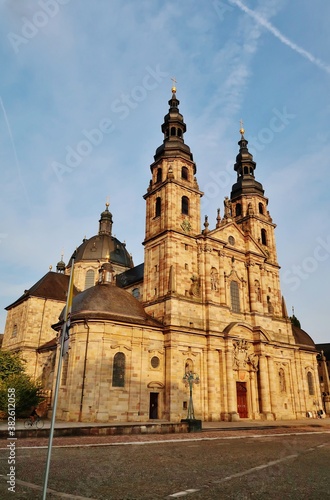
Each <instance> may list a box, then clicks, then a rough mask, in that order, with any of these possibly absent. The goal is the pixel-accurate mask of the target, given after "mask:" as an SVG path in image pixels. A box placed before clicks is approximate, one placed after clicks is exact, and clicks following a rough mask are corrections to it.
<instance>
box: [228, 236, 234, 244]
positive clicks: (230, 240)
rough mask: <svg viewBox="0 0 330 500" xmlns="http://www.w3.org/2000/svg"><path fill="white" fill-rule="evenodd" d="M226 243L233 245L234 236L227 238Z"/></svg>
mask: <svg viewBox="0 0 330 500" xmlns="http://www.w3.org/2000/svg"><path fill="white" fill-rule="evenodd" d="M228 242H229V244H230V245H235V238H234V236H229V238H228Z"/></svg>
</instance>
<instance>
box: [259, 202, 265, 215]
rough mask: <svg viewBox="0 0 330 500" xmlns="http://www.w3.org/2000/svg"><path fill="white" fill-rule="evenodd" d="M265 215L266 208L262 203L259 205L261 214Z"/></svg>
mask: <svg viewBox="0 0 330 500" xmlns="http://www.w3.org/2000/svg"><path fill="white" fill-rule="evenodd" d="M263 213H264V206H263V204H262V203H259V214H263Z"/></svg>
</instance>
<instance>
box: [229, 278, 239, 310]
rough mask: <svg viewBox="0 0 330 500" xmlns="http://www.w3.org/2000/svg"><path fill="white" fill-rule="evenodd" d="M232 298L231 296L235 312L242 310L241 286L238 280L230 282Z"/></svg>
mask: <svg viewBox="0 0 330 500" xmlns="http://www.w3.org/2000/svg"><path fill="white" fill-rule="evenodd" d="M230 298H231V308H232V311H233V312H237V313H239V312H241V308H240V304H239V288H238V283H237V281H231V283H230Z"/></svg>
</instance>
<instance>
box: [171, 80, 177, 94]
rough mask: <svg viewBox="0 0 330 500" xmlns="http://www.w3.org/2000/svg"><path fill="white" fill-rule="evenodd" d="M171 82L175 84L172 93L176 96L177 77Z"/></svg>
mask: <svg viewBox="0 0 330 500" xmlns="http://www.w3.org/2000/svg"><path fill="white" fill-rule="evenodd" d="M171 80H172V82H173V85H172V92H173V94H175V92H176V85H175V84H176V83H177V81H176V79H175V77H173V78H171Z"/></svg>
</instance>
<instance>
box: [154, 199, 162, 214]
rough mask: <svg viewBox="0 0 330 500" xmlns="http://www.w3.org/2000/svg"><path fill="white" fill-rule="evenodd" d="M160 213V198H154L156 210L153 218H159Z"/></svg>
mask: <svg viewBox="0 0 330 500" xmlns="http://www.w3.org/2000/svg"><path fill="white" fill-rule="evenodd" d="M161 212H162V200H161V198H160V197H158V198H156V209H155V217H159V216H160V214H161Z"/></svg>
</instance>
